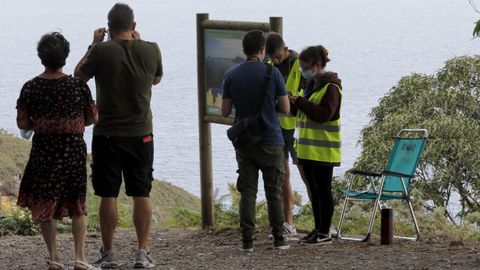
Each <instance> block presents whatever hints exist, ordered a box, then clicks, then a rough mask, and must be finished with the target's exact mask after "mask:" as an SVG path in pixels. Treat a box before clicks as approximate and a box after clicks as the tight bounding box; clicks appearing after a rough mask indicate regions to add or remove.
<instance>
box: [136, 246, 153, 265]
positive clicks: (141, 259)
mask: <svg viewBox="0 0 480 270" xmlns="http://www.w3.org/2000/svg"><path fill="white" fill-rule="evenodd" d="M153 267H155V264H154V263H153V258H152V255H150V251H148V252H147V251H145V250H137V251H136V252H135V262H134V263H133V268H153Z"/></svg>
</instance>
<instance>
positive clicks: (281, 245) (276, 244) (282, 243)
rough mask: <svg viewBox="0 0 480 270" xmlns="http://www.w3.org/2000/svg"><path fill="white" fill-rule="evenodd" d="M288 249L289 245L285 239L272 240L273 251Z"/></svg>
mask: <svg viewBox="0 0 480 270" xmlns="http://www.w3.org/2000/svg"><path fill="white" fill-rule="evenodd" d="M289 248H290V245H289V244H288V242H287V239H286V238H285V237H282V238H277V239H275V240H273V249H279V250H285V249H289Z"/></svg>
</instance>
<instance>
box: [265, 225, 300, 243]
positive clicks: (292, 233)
mask: <svg viewBox="0 0 480 270" xmlns="http://www.w3.org/2000/svg"><path fill="white" fill-rule="evenodd" d="M283 236H284V237H286V238H287V240H298V238H297V237H296V236H297V228H295V225H293V224H292V225H290V224H288V223H287V222H284V223H283ZM268 239H273V234H269V235H268Z"/></svg>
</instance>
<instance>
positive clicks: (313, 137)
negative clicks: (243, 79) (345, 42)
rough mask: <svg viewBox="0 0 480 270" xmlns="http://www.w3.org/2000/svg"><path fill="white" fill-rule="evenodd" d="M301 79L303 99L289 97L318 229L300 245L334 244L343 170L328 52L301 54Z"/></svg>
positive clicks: (336, 86) (338, 92) (336, 83)
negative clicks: (335, 185)
mask: <svg viewBox="0 0 480 270" xmlns="http://www.w3.org/2000/svg"><path fill="white" fill-rule="evenodd" d="M299 60H300V68H301V70H302V76H303V77H304V78H305V79H306V80H307V84H306V87H305V93H304V96H303V97H295V96H289V98H290V101H291V102H292V103H293V104H294V105H295V107H296V109H297V126H296V129H295V135H294V137H295V149H296V151H297V157H298V163H299V164H300V165H302V167H303V170H304V173H305V178H306V185H307V189H308V190H309V191H310V194H309V195H310V202H311V204H312V211H313V216H314V219H315V228H314V229H313V230H312V231H311V232H310V233H309V234H308V235H307V236H305V237H304V238H302V239H301V240H300V242H301V243H304V244H309V245H323V244H329V243H331V237H330V235H329V229H330V226H331V223H332V216H333V210H334V205H333V196H332V188H331V185H332V176H333V167H336V166H340V162H341V140H340V138H341V136H340V105H341V101H342V86H341V81H340V79H339V78H338V76H337V74H336V73H333V72H327V71H325V66H326V64H327V62H329V61H330V59H329V58H328V50H327V49H326V48H325V47H323V46H321V45H318V46H311V47H308V48H306V49H305V50H303V51H302V52H301V53H300V56H299Z"/></svg>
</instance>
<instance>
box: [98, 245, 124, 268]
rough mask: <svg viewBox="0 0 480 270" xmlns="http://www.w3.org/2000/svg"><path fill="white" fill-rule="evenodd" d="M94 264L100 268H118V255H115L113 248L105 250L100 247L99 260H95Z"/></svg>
mask: <svg viewBox="0 0 480 270" xmlns="http://www.w3.org/2000/svg"><path fill="white" fill-rule="evenodd" d="M93 265H94V266H97V267H100V268H117V267H118V260H117V256H115V252H113V250H109V251H103V247H102V248H101V249H100V253H99V254H98V257H97V260H95V262H94V263H93Z"/></svg>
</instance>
